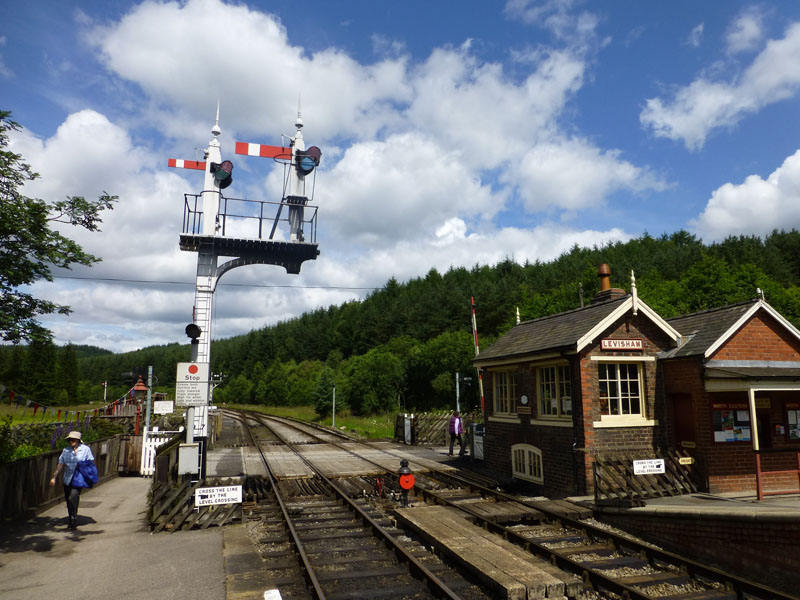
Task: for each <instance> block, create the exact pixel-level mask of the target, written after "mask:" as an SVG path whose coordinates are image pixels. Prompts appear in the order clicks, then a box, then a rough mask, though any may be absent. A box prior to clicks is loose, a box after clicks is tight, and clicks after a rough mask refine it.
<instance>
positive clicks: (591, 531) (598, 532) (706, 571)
mask: <svg viewBox="0 0 800 600" xmlns="http://www.w3.org/2000/svg"><path fill="white" fill-rule="evenodd" d="M438 474H439V475H442V476H444V477H450V478H452V479H455V480H456V481H459V482H460V484H463V485H464V486H467V487H469V488H470V489H471V490H472V491H476V492H479V493H481V495H487V496H491V497H494V498H499V499H502V500H504V501H506V502H516V503H518V504H521V505H523V506H527V507H529V508H534V509H536V510H538V511H540V512H542V513H544V514H545V515H546V516H547V517H548V518H550V519H551V520H554V521H558V522H560V523H561V525H562V526H563V527H565V528H566V527H569V528H572V529H576V530H578V531H583V532H585V535H587V537H590V538H592V539H594V540H603V541H611V543H612V544H613V545H614V546H615V547H616V548H620V547H625V548H628V549H629V550H632V551H634V552H636V553H638V554H639V555H640V556H644V557H645V558H647V561H648V562H649V563H650V564H651V565H652V564H653V563H654V562H655V561H661V562H663V563H668V564H671V565H674V566H677V567H680V568H682V569H685V570H686V572H687V574H688V575H689V576H691V577H698V576H699V577H705V578H707V579H711V580H713V581H716V582H718V583H723V584H730V585H731V586H732V587H733V589H734V590H735V591H736V593H737V596H738V597H740V598H742V597H743V596H742V594H743V593H747V594H750V595H753V596H756V597H758V598H764V599H765V600H797V597H796V596H790V595H788V594H786V593H783V592H781V591H779V590H776V589H774V588H771V587H768V586H765V585H762V584H759V583H755V582H753V581H750V580H747V579H743V578H741V577H738V576H737V575H733V574H731V573H728V572H726V571H722V570H720V569H717V568H715V567H711V566H708V565H704V564H702V563H699V562H697V561H694V560H692V559H689V558H685V557H682V556H680V555H679V554H675V553H673V552H669V551H668V550H661V549H659V548H654V547H653V546H650V545H649V544H644V543H641V542H637V541H635V540H631V539H629V538H627V537H625V536H622V535H619V534H616V533H614V532H611V531H607V530H605V529H602V528H600V527H596V526H594V525H592V524H590V523H585V522H583V521H579V520H577V519H571V518H570V517H567V516H564V515H560V514H557V513H555V512H552V511H549V510H547V509H545V508H543V507H541V506H537V505H536V504H535V503H532V502H526V501H524V500H519V499H517V498H514V497H513V496H510V495H509V494H505V493H503V492H499V491H497V490H493V489H490V488H486V487H483V486H481V485H478V484H476V483H474V482H471V481H469V480H468V479H462V478H461V477H459V476H458V475H454V474H451V473H438ZM420 489H421V490H422V495H423V497H425V496H426V495H430V496H432V497H433V498H435V501H436V502H437V503H440V504H447V505H449V506H454V507H455V508H459V507H458V505H454V504H452V503H450V502H449V501H448V500H447V499H445V498H438V497H436V496H435V495H434V494H433V493H432V492H429V491H427V490H423V489H422V488H420ZM470 514H472V513H470ZM475 518H476V519H479V520H481V521H482V524H483V526H484V527H486V528H487V529H488V530H491V531H493V532H494V533H497V534H499V535H502V536H503V537H505V538H507V539H508V540H509V541H512V542H514V543H515V544H517V545H520V546H525V547H528V548H529V549H533V550H535V553H536V554H539V555H540V556H542V557H543V558H547V559H548V560H551V561H554V562H556V563H562V562H563V564H564V565H577V568H579V569H580V570H581V571H582V575H583V576H584V578H586V577H587V576H588V577H589V578H590V580H595V578H596V581H597V583H598V584H601V585H603V586H604V587H609V588H610V589H611V591H615V592H616V593H625V592H627V593H628V594H629V595H630V597H631V598H641V599H642V600H644V599H648V598H652V596H649V595H647V594H643V593H641V592H639V591H638V590H636V589H635V588H631V587H629V586H626V585H624V584H621V583H619V582H615V581H613V580H612V579H610V578H608V577H607V576H605V575H602V573H596V572H595V571H593V570H589V572H588V575H587V570H586V567H580V565H579V563H576V562H575V561H573V560H571V559H570V558H568V557H566V556H563V555H561V554H559V553H558V550H557V549H550V548H547V547H545V546H542V545H540V544H537V543H536V542H534V541H532V540H530V539H528V538H525V537H523V536H521V535H520V534H518V533H516V532H514V531H513V530H510V529H508V528H507V527H504V526H502V525H499V524H497V523H494V522H492V521H488V520H486V519H483V518H482V517H480V516H477V515H476V516H475ZM558 566H559V567H560V566H561V564H558ZM562 568H563V567H562ZM573 572H575V571H573ZM592 584H593V585H594V581H592ZM617 586H621V587H619V590H616V589H614V588H615V587H617ZM634 594H635V595H634Z"/></svg>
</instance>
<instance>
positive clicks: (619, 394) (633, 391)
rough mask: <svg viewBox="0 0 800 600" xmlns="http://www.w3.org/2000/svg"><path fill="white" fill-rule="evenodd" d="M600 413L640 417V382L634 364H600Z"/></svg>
mask: <svg viewBox="0 0 800 600" xmlns="http://www.w3.org/2000/svg"><path fill="white" fill-rule="evenodd" d="M598 366H599V369H600V372H599V374H598V380H599V384H600V412H601V414H602V415H608V416H624V415H636V416H644V415H642V396H641V387H642V386H641V380H640V377H639V365H638V364H636V363H600V364H599V365H598Z"/></svg>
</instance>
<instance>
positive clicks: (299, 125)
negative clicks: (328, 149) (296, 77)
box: [294, 93, 303, 131]
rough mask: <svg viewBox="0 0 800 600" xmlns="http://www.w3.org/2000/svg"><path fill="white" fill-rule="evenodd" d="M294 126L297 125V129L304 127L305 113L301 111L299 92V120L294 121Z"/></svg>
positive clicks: (298, 95)
mask: <svg viewBox="0 0 800 600" xmlns="http://www.w3.org/2000/svg"><path fill="white" fill-rule="evenodd" d="M294 126H295V127H297V130H298V131H299V130H301V129H302V128H303V114H302V113H301V111H300V94H299V93H298V94H297V121H295V122H294Z"/></svg>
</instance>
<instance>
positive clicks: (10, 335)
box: [0, 111, 117, 342]
mask: <svg viewBox="0 0 800 600" xmlns="http://www.w3.org/2000/svg"><path fill="white" fill-rule="evenodd" d="M10 116H11V113H10V112H8V111H0V336H2V339H3V340H5V341H10V342H20V341H22V340H44V339H50V337H51V334H50V332H49V331H48V330H47V329H46V328H45V327H44V326H42V325H41V324H40V323H39V322H38V321H37V320H36V317H37V316H39V315H47V314H52V313H59V314H69V312H70V308H69V307H68V306H64V305H61V304H56V303H55V302H51V301H49V300H42V299H40V298H35V297H34V296H33V295H32V294H30V293H28V292H25V291H23V290H22V289H21V287H23V286H26V285H30V284H32V283H33V282H34V281H37V280H39V279H46V280H47V281H52V280H53V276H52V274H51V272H50V269H51V268H53V267H57V268H69V267H70V265H73V264H80V265H86V266H89V265H91V264H93V263H96V262H98V261H99V260H100V259H99V258H97V257H96V256H92V255H91V254H87V253H86V252H84V251H83V248H81V246H80V245H79V244H77V243H76V242H75V241H73V240H71V239H69V238H68V237H66V236H63V235H61V234H60V233H58V232H57V231H54V230H52V229H51V228H50V225H51V223H54V222H56V223H68V224H70V225H74V226H76V227H83V228H84V229H87V230H89V231H97V230H98V228H99V224H100V223H102V220H101V219H100V214H101V212H102V211H103V210H106V209H111V208H112V207H113V203H114V202H115V201H116V200H117V197H116V196H109V195H108V194H106V193H105V192H104V193H103V194H102V195H101V196H100V198H99V199H98V200H96V201H89V200H85V199H84V198H81V197H79V196H73V197H67V198H66V199H65V200H61V201H58V202H53V203H47V202H45V201H44V200H40V199H38V198H28V197H27V196H23V195H22V194H21V193H20V192H19V190H20V188H21V187H22V186H24V185H25V183H26V182H29V181H33V180H34V179H36V178H37V177H38V174H37V173H34V172H33V171H32V170H31V168H30V165H28V164H27V163H25V162H24V160H23V158H22V156H21V155H19V154H15V153H13V152H11V151H10V150H8V145H9V132H10V131H13V130H18V129H19V128H20V126H19V124H18V123H16V122H14V121H11V120H10V119H9V117H10Z"/></svg>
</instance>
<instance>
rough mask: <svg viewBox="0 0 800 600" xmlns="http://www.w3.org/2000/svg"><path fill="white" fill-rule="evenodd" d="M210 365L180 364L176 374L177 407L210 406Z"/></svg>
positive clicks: (196, 363)
mask: <svg viewBox="0 0 800 600" xmlns="http://www.w3.org/2000/svg"><path fill="white" fill-rule="evenodd" d="M208 372H209V369H208V363H200V362H189V363H178V369H177V372H176V374H175V406H205V405H207V404H208Z"/></svg>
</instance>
